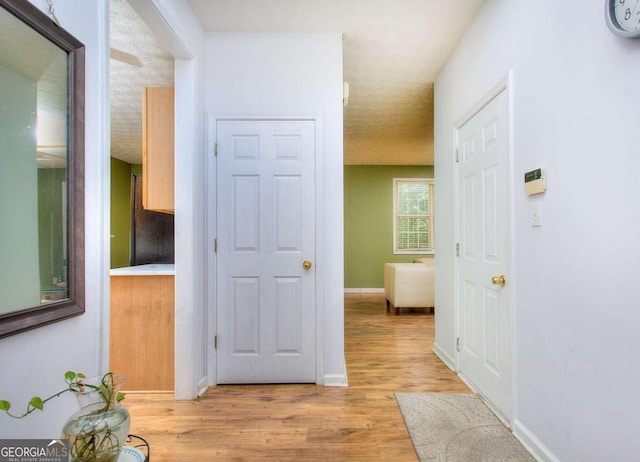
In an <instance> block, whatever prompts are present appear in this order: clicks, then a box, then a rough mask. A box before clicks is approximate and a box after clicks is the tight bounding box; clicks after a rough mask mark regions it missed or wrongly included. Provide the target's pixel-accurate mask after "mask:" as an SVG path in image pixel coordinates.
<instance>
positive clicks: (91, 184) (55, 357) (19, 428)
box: [0, 0, 109, 438]
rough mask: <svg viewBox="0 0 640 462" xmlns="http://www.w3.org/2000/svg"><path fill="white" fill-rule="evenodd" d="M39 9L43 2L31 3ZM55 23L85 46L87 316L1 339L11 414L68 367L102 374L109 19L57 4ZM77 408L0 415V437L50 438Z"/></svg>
mask: <svg viewBox="0 0 640 462" xmlns="http://www.w3.org/2000/svg"><path fill="white" fill-rule="evenodd" d="M32 3H33V4H34V5H36V6H37V7H39V8H41V9H43V10H45V9H46V3H45V2H41V1H33V2H32ZM55 7H56V9H55V11H56V16H57V17H58V19H59V20H60V22H61V24H62V26H63V27H64V28H65V29H67V30H68V31H69V32H71V33H72V34H73V35H75V36H76V37H77V38H78V39H79V40H80V41H81V42H83V43H84V45H85V46H86V99H85V101H86V106H85V110H86V118H85V123H86V147H85V156H86V178H87V182H86V188H85V195H86V199H85V201H86V202H85V215H86V225H85V239H86V251H85V256H86V313H85V314H84V315H82V316H79V317H75V318H73V319H69V320H65V321H61V322H58V323H55V324H52V325H49V326H46V327H42V328H39V329H36V330H33V331H29V332H25V333H22V334H18V335H14V336H12V337H7V338H4V339H0V367H1V368H2V373H0V399H7V400H9V401H11V402H12V404H13V406H14V407H15V411H20V410H21V409H24V408H25V407H26V403H27V402H28V400H29V399H30V398H31V397H32V396H34V395H40V396H42V397H43V398H44V397H46V396H49V394H52V393H54V392H56V391H59V390H61V389H62V388H64V385H65V383H64V373H65V372H66V371H67V370H76V371H82V372H84V373H85V374H87V375H95V374H98V373H101V372H103V366H104V350H105V349H104V345H105V343H104V338H103V319H104V318H105V315H106V311H103V308H104V307H105V306H107V301H108V294H106V290H105V286H106V282H107V280H108V263H109V255H108V243H107V240H108V237H109V230H108V219H107V218H108V210H109V208H108V206H107V204H108V200H109V199H108V198H109V194H108V186H109V155H108V142H109V136H108V132H107V131H106V121H107V120H108V117H107V116H106V109H107V106H106V104H107V102H108V94H107V87H106V84H107V80H106V76H107V71H106V70H107V68H106V63H107V56H108V51H107V50H108V48H107V46H108V43H107V42H106V40H107V38H108V33H107V32H105V29H106V25H107V22H106V21H107V18H108V16H109V15H108V12H107V11H108V10H107V9H106V0H95V1H91V2H87V1H86V0H56V2H55ZM76 409H77V404H76V403H75V400H74V399H73V397H71V396H67V397H63V398H60V399H58V400H54V401H52V402H50V403H48V404H47V405H46V407H45V410H44V412H43V413H42V414H40V413H36V414H35V415H31V416H29V417H27V418H25V419H23V420H19V421H18V420H11V419H9V418H8V417H7V416H6V415H4V413H0V438H57V437H59V435H60V430H61V429H62V425H63V423H64V422H65V420H66V419H67V417H69V415H71V413H72V412H73V411H75V410H76Z"/></svg>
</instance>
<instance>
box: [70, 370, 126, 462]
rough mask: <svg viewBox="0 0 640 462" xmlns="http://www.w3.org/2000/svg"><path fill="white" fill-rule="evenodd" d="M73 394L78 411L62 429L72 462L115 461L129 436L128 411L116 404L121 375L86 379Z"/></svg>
mask: <svg viewBox="0 0 640 462" xmlns="http://www.w3.org/2000/svg"><path fill="white" fill-rule="evenodd" d="M83 382H84V384H85V385H84V386H83V387H81V389H80V390H79V391H78V392H77V393H76V397H77V399H78V404H79V405H80V409H79V410H78V411H76V412H75V413H73V414H72V415H71V417H69V419H68V420H67V422H66V423H65V425H64V427H63V429H62V438H66V439H68V440H69V450H70V460H71V462H116V461H117V460H118V458H119V457H120V450H121V449H122V446H123V445H124V443H125V441H126V439H127V436H128V435H129V426H130V423H131V418H130V416H129V411H127V409H126V408H125V407H123V406H122V405H120V404H119V403H118V401H117V394H118V391H119V389H120V387H121V385H122V384H123V383H124V377H123V376H113V375H111V374H108V375H106V376H101V377H98V378H88V379H85V380H84V381H83Z"/></svg>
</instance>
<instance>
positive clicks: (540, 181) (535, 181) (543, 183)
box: [524, 168, 547, 196]
mask: <svg viewBox="0 0 640 462" xmlns="http://www.w3.org/2000/svg"><path fill="white" fill-rule="evenodd" d="M546 190H547V172H546V171H545V169H543V168H538V169H536V170H531V171H530V172H527V173H525V174H524V192H525V194H526V195H527V196H531V195H533V194H540V193H543V192H545V191H546Z"/></svg>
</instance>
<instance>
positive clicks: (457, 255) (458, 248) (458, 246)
mask: <svg viewBox="0 0 640 462" xmlns="http://www.w3.org/2000/svg"><path fill="white" fill-rule="evenodd" d="M459 256H460V243H459V242H456V257H459Z"/></svg>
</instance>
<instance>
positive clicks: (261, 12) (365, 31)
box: [112, 0, 483, 165]
mask: <svg viewBox="0 0 640 462" xmlns="http://www.w3.org/2000/svg"><path fill="white" fill-rule="evenodd" d="M187 1H188V3H189V4H190V5H191V7H192V9H193V10H194V11H195V13H196V15H197V16H198V18H199V19H200V21H201V23H202V25H203V27H204V29H205V30H206V31H209V32H301V33H304V32H340V33H342V34H343V43H344V79H345V81H347V82H348V83H349V86H350V94H349V104H348V106H347V107H346V108H345V110H344V157H345V164H374V165H375V164H378V165H381V164H389V165H391V164H400V165H425V164H426V165H430V164H433V80H434V79H435V77H436V75H437V74H438V72H439V70H440V68H441V67H442V65H443V64H444V62H445V61H446V59H447V57H448V56H449V54H450V53H451V51H452V50H453V49H454V47H455V46H456V44H457V43H458V41H459V40H460V38H461V37H462V35H463V34H464V31H465V29H466V27H467V26H468V24H469V23H470V22H471V20H472V19H473V17H474V16H475V14H476V12H477V10H478V8H479V7H480V5H481V4H482V2H483V0H187ZM112 4H113V13H112V14H115V15H116V16H115V17H114V18H112V24H113V25H112V46H113V47H114V48H116V49H120V50H122V51H125V52H128V53H131V54H133V55H135V56H137V57H138V58H140V60H141V61H142V62H143V67H142V68H136V66H131V65H127V64H124V63H122V62H119V61H115V60H112V72H113V75H112V94H113V95H112V114H113V122H112V127H113V132H112V146H113V150H114V156H116V157H119V158H122V159H125V160H127V159H131V160H127V161H128V162H132V161H133V160H134V159H136V155H138V154H137V153H139V152H140V148H136V147H135V146H134V145H133V143H132V144H129V143H126V144H124V143H123V144H122V145H121V144H120V138H121V137H122V135H121V133H124V132H125V131H127V130H128V131H131V132H133V131H134V130H135V129H136V128H135V127H136V124H137V126H139V124H140V122H139V119H140V117H138V119H137V120H134V118H133V116H131V117H132V118H129V117H130V115H129V114H128V113H127V111H125V109H126V105H127V104H128V105H131V106H133V105H134V104H137V105H138V106H140V104H139V103H138V102H134V96H133V93H128V94H129V96H124V95H123V94H120V92H121V90H120V86H121V85H123V88H127V90H126V91H127V92H129V88H130V87H132V86H133V85H132V83H133V79H132V78H131V77H129V76H128V74H129V72H131V71H135V70H136V69H137V71H138V73H139V74H140V75H139V76H138V77H135V79H136V80H138V79H139V82H140V92H138V93H141V88H142V86H145V85H146V86H153V85H165V84H166V82H160V83H158V78H160V75H161V74H160V73H159V71H158V70H156V69H155V66H156V64H153V62H154V60H152V61H150V62H149V64H147V60H146V59H147V58H146V56H147V47H151V48H150V49H153V47H154V46H155V51H154V54H155V55H156V56H155V57H154V59H155V58H157V59H160V60H165V62H166V61H167V60H168V61H170V59H169V58H168V55H167V54H166V53H165V54H162V53H160V52H159V51H158V49H159V45H158V44H157V43H155V42H154V41H153V38H152V37H151V36H150V34H148V31H147V32H146V33H145V32H143V31H141V30H140V27H139V26H138V25H136V24H135V21H134V18H131V17H130V15H131V13H133V12H132V11H131V10H130V8H128V5H126V1H125V0H112ZM121 14H124V16H125V17H124V19H120V15H121ZM127 15H129V16H127ZM134 16H135V15H134ZM121 21H122V23H124V24H122V25H121V24H120V23H121ZM121 27H122V29H121ZM157 66H160V68H162V64H157ZM119 73H121V74H122V75H120V76H119V75H118V74H119ZM171 75H173V68H172V67H171ZM147 78H148V79H149V80H148V81H147V80H146V79H147ZM154 78H155V80H154ZM154 82H156V83H154ZM136 84H137V83H136ZM122 93H124V91H123V92H122ZM136 98H137V101H139V98H140V96H139V94H138V95H136ZM119 100H121V101H119ZM120 108H122V109H120ZM121 110H122V112H121ZM138 114H139V113H138ZM130 138H131V139H133V137H130ZM138 162H139V160H138Z"/></svg>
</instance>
